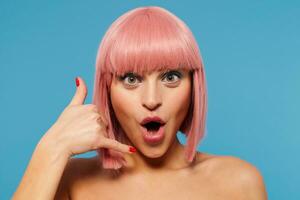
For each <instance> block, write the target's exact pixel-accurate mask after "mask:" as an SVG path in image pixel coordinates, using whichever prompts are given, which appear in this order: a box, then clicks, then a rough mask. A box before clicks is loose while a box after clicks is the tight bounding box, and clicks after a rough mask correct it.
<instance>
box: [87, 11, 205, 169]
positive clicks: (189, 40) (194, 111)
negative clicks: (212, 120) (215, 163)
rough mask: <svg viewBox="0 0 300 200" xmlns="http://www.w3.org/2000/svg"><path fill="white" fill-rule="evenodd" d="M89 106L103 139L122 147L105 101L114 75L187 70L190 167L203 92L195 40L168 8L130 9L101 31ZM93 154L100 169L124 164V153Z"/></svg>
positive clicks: (185, 125)
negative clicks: (104, 124)
mask: <svg viewBox="0 0 300 200" xmlns="http://www.w3.org/2000/svg"><path fill="white" fill-rule="evenodd" d="M95 67H96V69H95V77H94V78H95V80H94V93H93V100H92V101H93V104H95V105H96V106H97V107H98V109H99V111H100V112H101V113H102V114H104V116H105V117H106V119H107V120H108V124H109V125H108V129H107V132H106V134H107V135H106V137H108V138H110V139H115V140H117V141H119V142H122V143H124V144H129V143H128V142H127V141H126V140H125V133H124V131H123V130H122V128H121V127H120V124H119V123H118V120H117V119H116V116H115V114H114V111H113V108H112V106H111V101H110V95H109V94H110V91H109V89H110V86H111V82H112V78H113V76H114V75H123V74H124V73H126V72H128V71H131V72H134V73H137V74H144V73H146V72H151V71H156V70H158V71H160V70H168V69H188V70H189V71H190V73H191V74H192V93H191V94H192V97H191V104H190V106H189V111H188V113H187V116H186V117H185V119H184V121H183V122H182V124H181V126H180V131H181V132H182V133H183V134H184V135H185V136H186V137H187V142H186V143H187V144H186V146H185V158H186V160H187V162H189V163H191V162H192V161H193V160H194V157H195V155H196V151H197V145H198V144H199V142H200V140H201V139H202V138H203V137H204V135H205V130H206V128H205V124H206V112H207V88H206V80H205V73H204V68H203V62H202V58H201V54H200V50H199V48H198V46H197V43H196V40H195V38H194V36H193V34H192V32H191V31H190V30H189V28H188V27H187V25H186V24H185V23H184V22H183V21H182V20H180V19H179V18H177V17H176V16H175V15H174V14H172V13H171V12H169V11H168V10H166V9H164V8H161V7H157V6H147V7H139V8H135V9H132V10H130V11H128V12H126V13H125V14H123V15H122V16H120V17H119V18H118V19H117V20H116V21H114V22H113V23H112V24H111V26H110V27H109V29H108V30H107V32H106V33H105V35H104V37H103V39H102V41H101V43H100V46H99V49H98V53H97V58H96V65H95ZM97 153H98V155H99V157H100V160H101V161H102V166H103V168H105V169H115V170H117V169H120V168H121V167H122V166H123V165H124V164H126V161H125V159H124V158H123V156H122V155H123V154H122V153H120V152H117V151H115V150H112V149H108V148H100V149H98V150H97Z"/></svg>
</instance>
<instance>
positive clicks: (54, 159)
mask: <svg viewBox="0 0 300 200" xmlns="http://www.w3.org/2000/svg"><path fill="white" fill-rule="evenodd" d="M51 145H52V144H50V143H49V142H48V141H47V142H46V141H44V140H41V141H40V142H39V144H38V145H37V146H36V148H35V150H34V152H33V155H32V157H31V160H30V162H29V164H28V167H27V169H26V171H25V173H24V176H23V178H22V180H21V182H20V184H19V187H18V188H17V190H16V192H15V193H14V195H13V198H12V199H13V200H17V199H31V200H35V199H39V200H40V199H45V200H47V199H49V200H50V199H53V198H54V196H55V193H56V190H57V188H58V185H59V182H60V179H61V177H62V174H63V171H64V168H65V166H66V164H67V162H68V157H67V154H64V153H63V152H62V151H60V149H59V148H58V146H56V147H55V146H51Z"/></svg>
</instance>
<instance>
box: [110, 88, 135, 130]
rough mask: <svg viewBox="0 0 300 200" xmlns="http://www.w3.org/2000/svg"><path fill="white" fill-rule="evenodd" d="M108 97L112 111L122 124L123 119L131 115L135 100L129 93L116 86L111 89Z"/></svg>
mask: <svg viewBox="0 0 300 200" xmlns="http://www.w3.org/2000/svg"><path fill="white" fill-rule="evenodd" d="M110 98H111V104H112V107H113V110H114V113H115V115H116V117H117V119H118V120H119V122H120V123H121V125H122V126H123V125H124V124H125V121H126V120H128V119H130V116H132V115H133V111H134V105H135V103H134V102H135V101H134V99H133V97H132V95H130V93H128V92H124V91H122V90H120V89H118V88H112V89H111V95H110Z"/></svg>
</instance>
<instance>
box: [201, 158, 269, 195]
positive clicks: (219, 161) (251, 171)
mask: <svg viewBox="0 0 300 200" xmlns="http://www.w3.org/2000/svg"><path fill="white" fill-rule="evenodd" d="M202 160H203V161H202V162H201V159H200V162H199V165H200V166H201V165H202V166H201V167H200V168H201V169H205V172H206V174H207V175H208V176H210V178H211V179H212V180H213V182H214V183H215V184H216V185H219V186H220V188H222V189H224V188H226V191H230V193H231V194H232V195H233V197H239V199H245V200H246V199H249V200H251V199H256V200H266V199H267V193H266V188H265V184H264V179H263V176H262V175H261V173H260V171H259V170H258V168H257V167H255V166H254V165H253V164H251V163H249V162H247V161H245V160H242V159H240V158H238V157H234V156H223V155H212V154H204V155H202Z"/></svg>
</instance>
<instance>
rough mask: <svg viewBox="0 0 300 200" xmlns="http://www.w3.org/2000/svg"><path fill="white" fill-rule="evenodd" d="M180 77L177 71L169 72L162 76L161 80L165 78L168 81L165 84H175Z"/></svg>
mask: <svg viewBox="0 0 300 200" xmlns="http://www.w3.org/2000/svg"><path fill="white" fill-rule="evenodd" d="M174 77H175V80H174ZM176 77H177V78H176ZM181 77H182V74H181V73H180V72H178V71H169V72H167V73H165V74H164V75H163V79H165V78H166V79H167V80H169V81H167V82H172V83H173V82H177V81H178V80H179V79H181Z"/></svg>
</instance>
